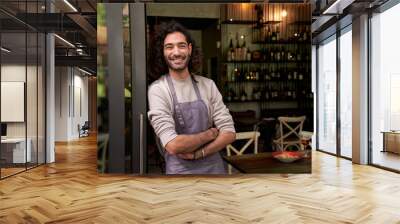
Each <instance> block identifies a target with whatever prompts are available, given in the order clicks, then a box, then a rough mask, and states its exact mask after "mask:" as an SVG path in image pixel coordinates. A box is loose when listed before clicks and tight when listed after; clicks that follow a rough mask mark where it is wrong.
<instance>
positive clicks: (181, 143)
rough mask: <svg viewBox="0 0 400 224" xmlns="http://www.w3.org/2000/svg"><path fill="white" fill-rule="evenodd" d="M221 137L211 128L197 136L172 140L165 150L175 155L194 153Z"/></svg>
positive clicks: (179, 137)
mask: <svg viewBox="0 0 400 224" xmlns="http://www.w3.org/2000/svg"><path fill="white" fill-rule="evenodd" d="M218 135H219V131H218V129H216V128H210V129H207V130H205V131H202V132H200V133H197V134H189V135H186V134H182V135H178V136H177V137H176V138H174V139H173V140H171V141H170V142H168V143H167V145H166V146H165V149H166V150H167V151H168V152H169V153H170V154H173V155H176V154H181V153H190V152H194V151H195V150H196V149H198V148H199V147H200V146H202V145H205V144H207V143H209V142H211V141H214V140H215V139H216V138H217V137H218Z"/></svg>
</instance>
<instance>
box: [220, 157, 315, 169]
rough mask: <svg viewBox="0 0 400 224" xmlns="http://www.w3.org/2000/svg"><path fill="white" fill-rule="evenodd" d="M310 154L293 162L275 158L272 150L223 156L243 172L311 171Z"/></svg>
mask: <svg viewBox="0 0 400 224" xmlns="http://www.w3.org/2000/svg"><path fill="white" fill-rule="evenodd" d="M308 155H309V157H308V158H303V159H300V160H297V161H294V162H292V163H283V162H280V161H278V160H276V159H274V158H273V157H272V153H271V152H263V153H258V154H245V155H236V156H223V158H224V160H225V161H226V162H227V163H228V164H230V165H232V166H233V167H235V168H236V169H237V170H239V171H240V172H242V173H311V152H309V153H308Z"/></svg>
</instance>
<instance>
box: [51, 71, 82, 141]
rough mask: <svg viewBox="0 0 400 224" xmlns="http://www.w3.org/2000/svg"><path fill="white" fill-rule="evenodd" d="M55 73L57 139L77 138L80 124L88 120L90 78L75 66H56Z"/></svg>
mask: <svg viewBox="0 0 400 224" xmlns="http://www.w3.org/2000/svg"><path fill="white" fill-rule="evenodd" d="M55 73H56V84H55V85H56V92H55V107H56V108H55V111H56V113H55V123H56V133H55V134H56V135H55V140H56V141H69V140H73V139H77V138H78V137H79V133H78V124H79V125H81V126H82V125H83V124H84V123H85V121H87V120H88V78H87V77H85V76H83V75H84V74H83V73H82V72H81V71H79V70H78V69H77V68H73V67H56V71H55Z"/></svg>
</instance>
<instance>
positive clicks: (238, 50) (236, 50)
mask: <svg viewBox="0 0 400 224" xmlns="http://www.w3.org/2000/svg"><path fill="white" fill-rule="evenodd" d="M239 60H240V45H239V33H236V48H235V61H239Z"/></svg>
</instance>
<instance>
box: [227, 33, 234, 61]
mask: <svg viewBox="0 0 400 224" xmlns="http://www.w3.org/2000/svg"><path fill="white" fill-rule="evenodd" d="M229 42H230V43H229V50H228V52H227V60H228V61H234V59H233V58H232V56H234V54H232V51H234V50H233V40H232V38H231V40H230V41H229Z"/></svg>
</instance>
